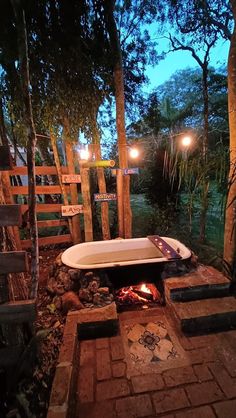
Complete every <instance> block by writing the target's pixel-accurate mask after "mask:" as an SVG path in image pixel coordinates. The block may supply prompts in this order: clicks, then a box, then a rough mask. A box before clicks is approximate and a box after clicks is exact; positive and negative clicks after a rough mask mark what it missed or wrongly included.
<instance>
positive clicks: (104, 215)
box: [93, 144, 111, 240]
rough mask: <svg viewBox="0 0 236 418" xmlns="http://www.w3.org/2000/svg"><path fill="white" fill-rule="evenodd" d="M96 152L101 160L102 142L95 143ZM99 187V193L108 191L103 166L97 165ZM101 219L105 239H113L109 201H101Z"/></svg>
mask: <svg viewBox="0 0 236 418" xmlns="http://www.w3.org/2000/svg"><path fill="white" fill-rule="evenodd" d="M93 146H94V154H95V158H96V160H101V147H100V144H94V145H93ZM97 176H98V188H99V193H106V180H105V175H104V169H103V167H97ZM101 219H102V236H103V239H104V240H106V239H111V234H110V224H109V203H108V202H102V203H101Z"/></svg>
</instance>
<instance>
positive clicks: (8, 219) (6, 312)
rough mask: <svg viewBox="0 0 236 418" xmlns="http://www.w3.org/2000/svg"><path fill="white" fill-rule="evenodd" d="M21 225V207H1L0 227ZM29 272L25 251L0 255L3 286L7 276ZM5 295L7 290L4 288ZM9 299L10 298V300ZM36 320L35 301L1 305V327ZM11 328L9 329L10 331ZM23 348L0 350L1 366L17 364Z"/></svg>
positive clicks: (14, 347)
mask: <svg viewBox="0 0 236 418" xmlns="http://www.w3.org/2000/svg"><path fill="white" fill-rule="evenodd" d="M20 224H21V210H20V205H0V227H10V226H16V225H17V226H20ZM26 271H28V258H27V253H26V252H25V251H8V252H1V253H0V272H1V279H2V281H1V284H2V286H3V285H4V283H5V286H6V287H7V285H8V280H7V275H8V274H9V273H24V272H26ZM1 291H3V293H4V295H6V294H7V293H8V292H7V289H4V288H2V289H1ZM8 299H9V298H8ZM35 319H36V303H35V300H24V299H22V300H17V301H15V300H14V301H10V300H7V301H4V303H1V304H0V326H5V325H7V326H8V325H11V326H13V325H16V324H28V325H29V328H31V324H32V323H33V321H34V320H35ZM10 328H11V327H9V329H10ZM21 351H22V347H20V349H19V346H18V345H17V344H16V345H15V346H9V347H4V348H1V349H0V365H1V366H4V364H6V363H5V362H6V358H8V363H9V362H10V364H11V365H12V364H15V363H16V362H17V360H18V356H19V353H20V352H21ZM8 363H7V364H8ZM8 365H9V364H8Z"/></svg>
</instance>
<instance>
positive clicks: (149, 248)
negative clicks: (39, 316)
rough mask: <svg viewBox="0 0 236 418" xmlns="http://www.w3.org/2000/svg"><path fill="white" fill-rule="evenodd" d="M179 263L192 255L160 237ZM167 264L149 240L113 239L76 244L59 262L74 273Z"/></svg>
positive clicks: (180, 246)
mask: <svg viewBox="0 0 236 418" xmlns="http://www.w3.org/2000/svg"><path fill="white" fill-rule="evenodd" d="M161 238H162V239H163V240H164V241H165V242H166V243H167V244H168V245H170V246H171V247H172V248H173V250H175V251H177V252H178V254H179V256H180V258H181V259H188V258H189V257H191V251H190V250H189V249H188V248H187V247H185V245H184V244H182V243H181V242H179V241H177V240H176V239H173V238H169V237H161ZM167 261H170V260H169V259H168V258H167V257H165V256H163V254H162V253H161V251H160V250H159V249H158V248H157V247H156V246H155V245H154V244H153V243H152V242H151V241H150V240H149V239H148V238H131V239H115V240H110V241H93V242H85V243H82V244H76V245H73V246H72V247H70V248H68V249H67V250H66V251H64V253H63V254H62V262H63V263H64V264H66V265H67V266H69V267H73V268H76V269H94V268H111V267H122V266H131V265H137V264H150V263H163V262H167Z"/></svg>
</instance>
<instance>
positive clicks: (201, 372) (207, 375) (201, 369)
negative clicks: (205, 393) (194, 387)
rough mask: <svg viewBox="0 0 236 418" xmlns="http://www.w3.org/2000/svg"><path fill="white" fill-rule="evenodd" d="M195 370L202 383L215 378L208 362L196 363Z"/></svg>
mask: <svg viewBox="0 0 236 418" xmlns="http://www.w3.org/2000/svg"><path fill="white" fill-rule="evenodd" d="M193 370H194V372H195V374H196V376H197V378H198V381H199V382H200V383H201V382H205V381H207V380H211V379H213V376H212V374H211V372H210V370H209V368H208V366H207V365H206V364H196V365H195V366H193Z"/></svg>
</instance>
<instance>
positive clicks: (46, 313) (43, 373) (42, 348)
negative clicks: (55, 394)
mask: <svg viewBox="0 0 236 418" xmlns="http://www.w3.org/2000/svg"><path fill="white" fill-rule="evenodd" d="M61 251H63V249H62V248H57V249H45V250H43V251H40V264H39V269H40V274H39V289H38V298H37V308H38V316H37V320H36V322H35V336H34V337H33V338H32V340H31V341H30V343H29V346H28V347H27V348H26V350H25V353H24V354H23V358H22V357H21V364H19V365H18V366H17V367H16V368H14V369H15V370H14V371H13V375H12V377H11V378H10V380H11V382H12V380H13V381H14V380H15V382H16V383H15V384H14V385H13V388H11V390H10V392H11V393H8V394H6V393H5V394H4V396H3V398H2V399H0V418H10V417H11V418H28V417H29V418H44V417H46V414H47V409H48V402H49V397H50V391H51V385H52V381H53V377H54V372H55V367H56V364H57V357H58V354H59V350H60V345H61V341H62V335H63V328H64V323H65V316H63V315H62V314H61V313H60V312H58V311H56V310H55V306H54V305H53V304H52V296H50V295H49V294H48V293H47V291H46V284H47V278H48V272H49V268H50V266H51V265H52V263H53V262H54V261H55V259H56V257H57V255H58V254H59V253H60V252H61ZM8 380H9V378H8Z"/></svg>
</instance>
